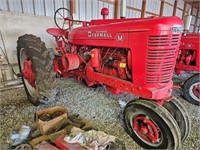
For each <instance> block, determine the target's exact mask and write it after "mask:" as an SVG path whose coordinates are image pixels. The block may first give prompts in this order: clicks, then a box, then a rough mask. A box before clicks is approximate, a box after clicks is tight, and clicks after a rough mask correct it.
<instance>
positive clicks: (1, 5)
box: [0, 0, 8, 11]
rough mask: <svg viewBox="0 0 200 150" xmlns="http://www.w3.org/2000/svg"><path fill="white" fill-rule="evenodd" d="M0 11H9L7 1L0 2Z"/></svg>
mask: <svg viewBox="0 0 200 150" xmlns="http://www.w3.org/2000/svg"><path fill="white" fill-rule="evenodd" d="M0 10H5V11H7V10H8V9H7V4H6V0H1V1H0Z"/></svg>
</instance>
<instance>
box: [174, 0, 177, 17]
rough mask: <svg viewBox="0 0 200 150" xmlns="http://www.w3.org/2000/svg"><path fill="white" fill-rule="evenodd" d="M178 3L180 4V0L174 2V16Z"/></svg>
mask: <svg viewBox="0 0 200 150" xmlns="http://www.w3.org/2000/svg"><path fill="white" fill-rule="evenodd" d="M177 5H178V0H175V2H174V9H173V16H176V9H177Z"/></svg>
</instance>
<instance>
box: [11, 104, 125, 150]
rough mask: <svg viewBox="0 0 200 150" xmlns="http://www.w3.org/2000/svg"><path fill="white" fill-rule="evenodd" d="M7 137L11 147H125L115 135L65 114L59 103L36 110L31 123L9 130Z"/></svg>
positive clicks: (96, 149)
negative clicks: (98, 129) (32, 124)
mask: <svg viewBox="0 0 200 150" xmlns="http://www.w3.org/2000/svg"><path fill="white" fill-rule="evenodd" d="M11 140H12V148H13V149H15V150H23V149H26V150H29V149H30V150H31V149H36V150H47V149H48V150H59V149H64V150H71V149H76V150H104V149H105V150H106V149H107V150H108V149H109V150H111V149H120V150H121V149H125V146H124V144H123V143H122V142H121V141H120V140H118V139H117V138H116V137H115V136H112V135H108V134H106V133H104V132H102V131H97V130H94V128H93V125H92V122H91V121H89V120H87V119H85V118H80V117H79V115H78V114H74V115H71V116H68V112H67V109H66V108H65V107H62V106H55V107H51V108H47V109H43V110H39V111H36V112H35V125H34V126H33V127H30V126H25V125H23V126H21V127H20V129H18V130H13V132H12V135H11Z"/></svg>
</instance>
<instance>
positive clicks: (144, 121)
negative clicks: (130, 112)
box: [132, 116, 159, 143]
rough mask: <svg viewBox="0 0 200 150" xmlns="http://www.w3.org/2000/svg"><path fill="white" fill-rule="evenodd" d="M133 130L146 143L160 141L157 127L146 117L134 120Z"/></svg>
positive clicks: (138, 117)
mask: <svg viewBox="0 0 200 150" xmlns="http://www.w3.org/2000/svg"><path fill="white" fill-rule="evenodd" d="M132 128H133V130H134V131H135V132H136V133H137V134H138V135H139V136H140V137H141V138H142V139H143V140H145V141H147V142H151V143H156V142H157V141H158V139H159V131H158V127H157V125H156V124H155V123H154V122H153V121H152V120H150V119H148V118H146V117H145V116H137V117H135V118H134V119H133V127H132Z"/></svg>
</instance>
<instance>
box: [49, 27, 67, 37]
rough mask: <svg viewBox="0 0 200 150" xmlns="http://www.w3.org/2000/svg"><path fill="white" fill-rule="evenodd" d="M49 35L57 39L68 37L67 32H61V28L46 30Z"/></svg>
mask: <svg viewBox="0 0 200 150" xmlns="http://www.w3.org/2000/svg"><path fill="white" fill-rule="evenodd" d="M46 31H47V33H49V34H50V35H53V36H55V37H61V36H63V35H64V36H65V37H66V36H67V32H66V31H64V30H61V29H59V28H49V29H47V30H46Z"/></svg>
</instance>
